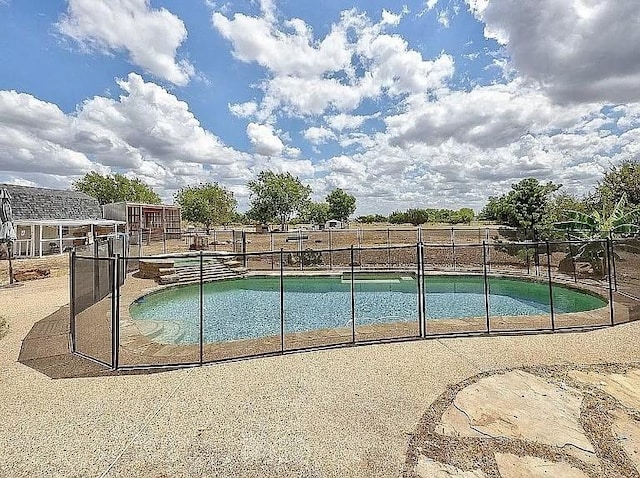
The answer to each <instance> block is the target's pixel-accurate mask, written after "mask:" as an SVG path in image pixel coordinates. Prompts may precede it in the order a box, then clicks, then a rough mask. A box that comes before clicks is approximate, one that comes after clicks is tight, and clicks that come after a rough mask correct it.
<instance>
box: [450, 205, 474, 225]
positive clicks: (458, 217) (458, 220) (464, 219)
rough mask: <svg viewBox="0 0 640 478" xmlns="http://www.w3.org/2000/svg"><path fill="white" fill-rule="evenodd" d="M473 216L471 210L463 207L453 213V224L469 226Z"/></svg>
mask: <svg viewBox="0 0 640 478" xmlns="http://www.w3.org/2000/svg"><path fill="white" fill-rule="evenodd" d="M475 216H476V213H475V212H473V209H471V208H468V207H463V208H461V209H459V210H458V211H456V212H454V213H453V217H452V219H453V224H471V221H473V218H474V217H475Z"/></svg>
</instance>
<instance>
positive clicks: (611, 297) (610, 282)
mask: <svg viewBox="0 0 640 478" xmlns="http://www.w3.org/2000/svg"><path fill="white" fill-rule="evenodd" d="M606 245H607V276H609V315H610V319H611V325H614V323H615V321H614V310H613V284H612V278H611V254H610V252H609V251H611V252H613V245H612V244H611V239H610V238H609V237H607V243H606Z"/></svg>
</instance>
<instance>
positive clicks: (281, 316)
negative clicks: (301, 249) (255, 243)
mask: <svg viewBox="0 0 640 478" xmlns="http://www.w3.org/2000/svg"><path fill="white" fill-rule="evenodd" d="M280 351H281V352H283V353H284V249H283V248H282V247H281V248H280Z"/></svg>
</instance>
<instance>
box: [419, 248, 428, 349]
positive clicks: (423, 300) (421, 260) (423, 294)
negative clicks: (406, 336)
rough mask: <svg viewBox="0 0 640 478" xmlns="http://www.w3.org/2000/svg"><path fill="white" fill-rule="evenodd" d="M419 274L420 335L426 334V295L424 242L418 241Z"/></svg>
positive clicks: (424, 335)
mask: <svg viewBox="0 0 640 478" xmlns="http://www.w3.org/2000/svg"><path fill="white" fill-rule="evenodd" d="M420 275H421V276H422V286H421V287H420V295H421V296H422V334H423V335H422V336H423V337H426V336H427V297H426V294H425V289H426V278H425V275H424V244H423V243H422V242H421V243H420Z"/></svg>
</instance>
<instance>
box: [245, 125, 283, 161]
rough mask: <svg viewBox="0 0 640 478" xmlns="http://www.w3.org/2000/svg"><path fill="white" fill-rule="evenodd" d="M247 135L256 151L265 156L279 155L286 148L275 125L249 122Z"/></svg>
mask: <svg viewBox="0 0 640 478" xmlns="http://www.w3.org/2000/svg"><path fill="white" fill-rule="evenodd" d="M247 136H248V137H249V141H250V142H251V145H252V146H253V149H254V151H255V152H256V153H258V154H262V155H264V156H278V155H280V154H282V151H283V150H284V144H283V143H282V140H281V139H280V138H279V137H278V136H277V135H276V134H275V132H274V130H273V126H271V125H268V124H256V123H249V124H248V125H247Z"/></svg>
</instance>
